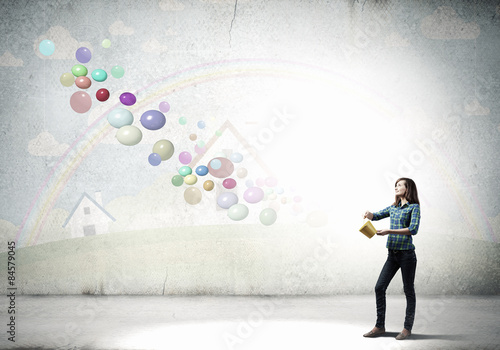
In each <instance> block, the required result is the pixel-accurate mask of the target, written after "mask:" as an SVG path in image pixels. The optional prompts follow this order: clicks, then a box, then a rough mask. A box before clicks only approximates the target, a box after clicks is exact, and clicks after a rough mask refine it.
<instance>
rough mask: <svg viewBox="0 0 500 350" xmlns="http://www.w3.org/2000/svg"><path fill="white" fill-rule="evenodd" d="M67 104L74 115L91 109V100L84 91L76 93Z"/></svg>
mask: <svg viewBox="0 0 500 350" xmlns="http://www.w3.org/2000/svg"><path fill="white" fill-rule="evenodd" d="M69 104H70V106H71V108H73V110H74V111H75V112H76V113H86V112H88V111H89V109H90V107H92V99H91V98H90V96H89V94H87V93H86V92H85V91H77V92H75V93H74V94H73V95H71V98H70V99H69Z"/></svg>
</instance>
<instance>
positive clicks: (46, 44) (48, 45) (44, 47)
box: [38, 39, 56, 56]
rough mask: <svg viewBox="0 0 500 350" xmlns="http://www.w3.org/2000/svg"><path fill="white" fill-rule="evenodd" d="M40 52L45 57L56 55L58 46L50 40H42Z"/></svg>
mask: <svg viewBox="0 0 500 350" xmlns="http://www.w3.org/2000/svg"><path fill="white" fill-rule="evenodd" d="M38 50H40V53H41V54H42V55H44V56H50V55H52V54H53V53H54V51H55V50H56V46H55V45H54V43H53V42H52V41H50V40H48V39H45V40H42V41H41V42H40V44H39V45H38Z"/></svg>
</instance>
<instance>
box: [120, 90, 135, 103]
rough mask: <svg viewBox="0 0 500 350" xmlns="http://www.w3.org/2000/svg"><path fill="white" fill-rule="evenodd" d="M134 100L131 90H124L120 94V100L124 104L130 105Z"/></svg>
mask: <svg viewBox="0 0 500 350" xmlns="http://www.w3.org/2000/svg"><path fill="white" fill-rule="evenodd" d="M136 101H137V99H136V98H135V95H134V94H133V93H131V92H124V93H123V94H121V95H120V102H121V103H123V104H124V105H125V106H132V105H133V104H134V103H135V102H136Z"/></svg>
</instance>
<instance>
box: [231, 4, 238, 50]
mask: <svg viewBox="0 0 500 350" xmlns="http://www.w3.org/2000/svg"><path fill="white" fill-rule="evenodd" d="M237 8H238V0H235V1H234V12H233V19H232V20H231V26H230V27H229V47H231V31H232V30H233V23H234V19H235V18H236V9H237Z"/></svg>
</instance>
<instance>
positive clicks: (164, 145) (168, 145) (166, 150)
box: [153, 140, 175, 160]
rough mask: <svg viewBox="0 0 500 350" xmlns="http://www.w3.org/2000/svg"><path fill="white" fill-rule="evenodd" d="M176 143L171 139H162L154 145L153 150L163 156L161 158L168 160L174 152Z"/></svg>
mask: <svg viewBox="0 0 500 350" xmlns="http://www.w3.org/2000/svg"><path fill="white" fill-rule="evenodd" d="M174 150H175V149H174V145H173V144H172V142H170V141H169V140H160V141H157V142H156V143H155V144H154V145H153V152H154V153H158V154H159V155H160V156H161V160H168V159H170V158H171V157H172V155H173V154H174Z"/></svg>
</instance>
